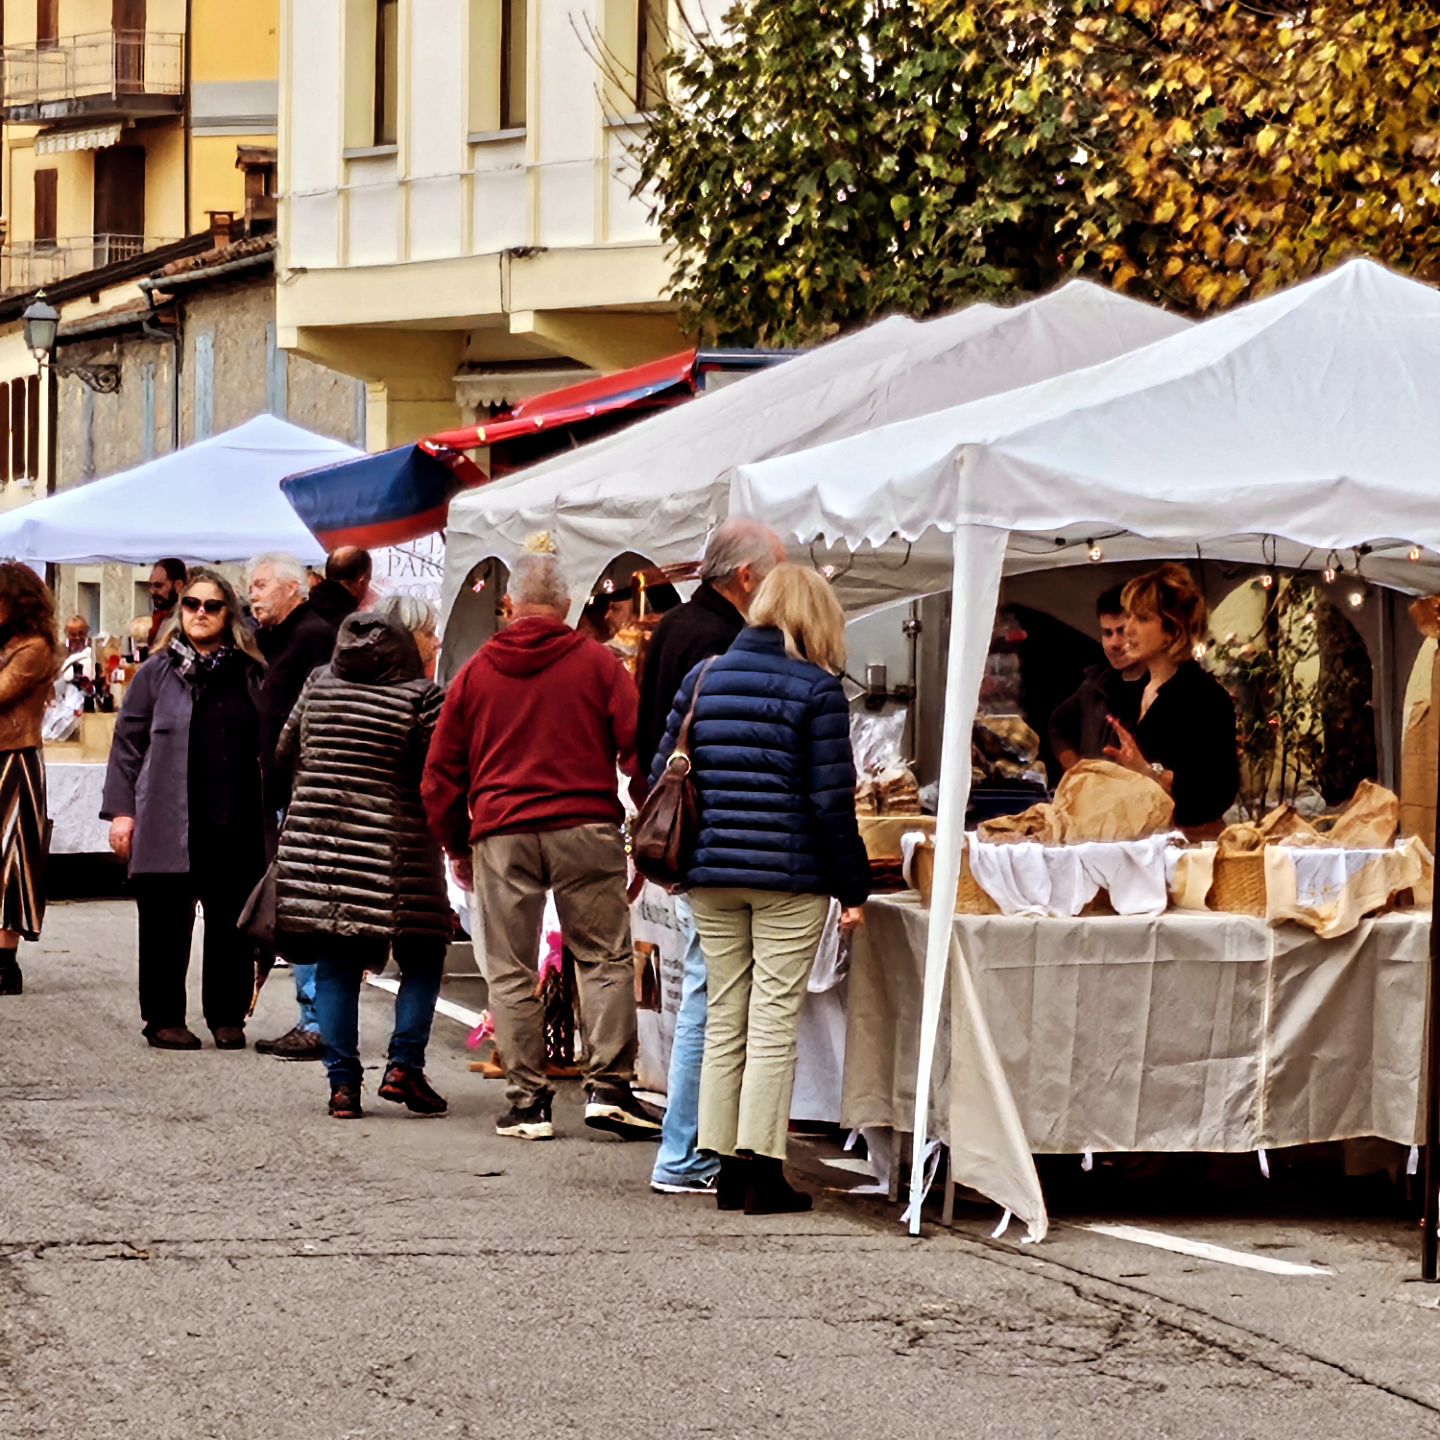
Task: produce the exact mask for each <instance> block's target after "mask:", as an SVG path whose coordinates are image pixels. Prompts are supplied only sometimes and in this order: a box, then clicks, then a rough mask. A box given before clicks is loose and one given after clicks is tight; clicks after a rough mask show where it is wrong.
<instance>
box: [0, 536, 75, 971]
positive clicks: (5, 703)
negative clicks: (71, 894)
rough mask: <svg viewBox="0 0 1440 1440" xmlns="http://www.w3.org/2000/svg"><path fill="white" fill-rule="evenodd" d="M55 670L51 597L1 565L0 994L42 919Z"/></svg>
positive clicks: (20, 569) (20, 572) (30, 575)
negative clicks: (45, 755) (46, 735)
mask: <svg viewBox="0 0 1440 1440" xmlns="http://www.w3.org/2000/svg"><path fill="white" fill-rule="evenodd" d="M59 668H60V648H59V645H58V644H57V642H56V638H55V597H54V596H53V595H51V593H50V591H49V588H48V587H47V586H46V585H45V584H44V582H43V581H42V580H41V579H40V578H39V576H37V575H36V574H35V572H34V571H33V570H31V569H30V568H29V566H27V565H18V564H15V563H13V562H6V563H5V564H0V995H18V994H20V992H21V991H22V989H23V988H24V979H23V977H22V976H21V973H20V966H19V965H18V964H17V963H16V958H15V957H16V952H17V951H18V950H19V948H20V941H21V939H22V938H23V939H25V940H31V941H34V940H38V939H39V938H40V926H41V924H42V922H43V921H44V918H45V852H46V848H47V845H48V830H49V819H48V817H47V815H46V811H45V763H44V761H43V760H42V759H41V756H40V746H41V733H40V732H41V727H42V725H43V724H44V720H45V710H46V707H47V706H48V705H49V703H50V697H51V694H52V692H53V690H54V685H55V676H56V673H57V672H58V671H59Z"/></svg>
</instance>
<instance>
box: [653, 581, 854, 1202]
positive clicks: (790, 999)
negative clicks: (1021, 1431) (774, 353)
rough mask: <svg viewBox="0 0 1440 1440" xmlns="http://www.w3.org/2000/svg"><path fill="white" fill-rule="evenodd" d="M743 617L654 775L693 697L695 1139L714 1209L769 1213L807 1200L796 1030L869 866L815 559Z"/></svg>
mask: <svg viewBox="0 0 1440 1440" xmlns="http://www.w3.org/2000/svg"><path fill="white" fill-rule="evenodd" d="M750 622H751V623H750V625H749V627H748V628H747V629H745V630H742V631H741V632H740V634H739V636H738V637H737V638H736V640H735V642H734V643H733V644H732V645H731V647H730V649H729V650H728V651H726V653H725V654H724V655H722V656H720V658H719V659H717V660H713V661H705V662H703V663H702V664H700V665H697V666H696V667H695V669H693V670H692V671H691V672H690V673H689V675H687V676H686V677H685V680H684V683H683V684H682V685H681V686H680V692H679V694H678V695H677V696H676V697H675V708H674V709H673V710H672V711H671V712H670V720H669V723H668V725H667V727H666V735H665V739H664V741H663V742H662V743H661V746H660V749H659V751H658V752H657V753H656V756H655V761H654V765H653V766H652V768H651V772H650V779H651V783H652V784H653V783H654V782H655V781H657V780H658V779H659V778H660V775H661V773H662V772H663V771H664V768H665V766H666V765H667V764H668V763H669V761H670V756H671V753H672V752H673V750H674V748H675V744H676V740H677V738H678V735H679V731H680V727H681V724H682V723H683V721H684V718H685V715H686V714H687V713H688V712H689V710H690V705H691V701H692V699H694V700H695V714H694V720H693V722H692V726H691V732H690V753H691V767H692V774H693V777H694V781H695V788H696V791H697V792H698V796H699V801H700V817H699V818H700V829H699V834H698V836H697V837H696V846H695V852H694V854H693V855H692V857H691V861H690V866H689V870H688V871H687V873H686V877H685V888H686V890H687V892H688V894H689V898H690V906H691V909H692V910H693V911H694V913H695V928H696V930H697V931H698V932H699V935H700V948H701V949H702V950H703V951H704V954H705V971H706V984H707V988H708V992H709V1014H708V1017H707V1020H706V1029H705V1059H704V1062H703V1064H702V1066H701V1070H700V1148H701V1149H702V1150H708V1151H710V1152H712V1153H714V1154H717V1155H719V1157H720V1178H719V1182H718V1185H717V1188H716V1203H717V1205H718V1206H719V1207H720V1209H722V1210H739V1209H741V1208H743V1209H744V1210H745V1213H746V1214H747V1215H774V1214H782V1213H786V1212H794V1211H801V1210H808V1209H809V1208H810V1197H809V1196H808V1195H804V1194H802V1193H800V1192H799V1191H796V1190H793V1189H791V1187H790V1186H789V1185H788V1184H787V1183H786V1181H785V1178H784V1173H783V1170H782V1162H783V1161H784V1159H785V1146H786V1133H787V1129H788V1124H789V1119H790V1094H791V1091H792V1089H793V1088H794V1083H795V1031H796V1026H797V1025H798V1023H799V1017H800V1005H801V1002H802V1001H803V1000H804V998H805V982H806V980H807V979H808V977H809V975H810V968H811V966H812V964H813V963H814V960H815V950H816V947H817V946H818V944H819V941H820V935H821V931H822V930H823V929H824V926H825V921H826V917H827V916H828V914H829V912H830V901H831V899H832V897H833V898H834V899H836V900H838V901H839V902H840V905H841V907H842V911H841V924H842V926H844V927H845V928H846V929H849V928H851V927H852V926H854V925H857V924H859V923H860V919H861V910H860V907H861V906H862V905H864V903H865V900H866V897H867V895H868V893H869V883H870V864H869V861H868V859H867V858H866V855H865V847H864V845H863V844H862V843H861V840H860V833H859V829H858V826H857V824H856V820H855V762H854V757H853V755H852V754H851V749H850V708H849V706H848V705H847V704H846V703H845V694H844V692H843V691H842V690H841V688H840V681H839V679H838V678H837V677H838V675H839V672H840V670H841V669H842V668H843V667H844V664H845V617H844V615H843V614H842V613H841V609H840V603H839V601H837V600H836V598H835V596H834V594H833V593H832V592H831V590H830V587H829V585H828V584H827V583H826V582H825V580H824V579H822V578H821V576H820V575H819V574H817V573H816V572H815V571H814V570H810V569H807V568H805V567H803V566H800V565H779V566H777V567H776V568H775V569H774V570H772V571H771V572H770V575H769V577H768V578H767V579H766V580H765V583H764V584H763V585H761V587H760V590H759V592H758V593H757V594H756V596H755V599H754V602H753V603H752V604H751V607H750ZM697 691H698V692H699V698H698V699H695V696H696V692H697Z"/></svg>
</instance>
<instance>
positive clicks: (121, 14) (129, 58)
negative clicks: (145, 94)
mask: <svg viewBox="0 0 1440 1440" xmlns="http://www.w3.org/2000/svg"><path fill="white" fill-rule="evenodd" d="M145 19H146V16H145V0H113V3H112V5H111V9H110V28H111V30H113V31H114V34H115V88H116V90H117V92H118V93H120V94H122V95H133V94H138V93H139V92H140V91H143V90H144V88H145Z"/></svg>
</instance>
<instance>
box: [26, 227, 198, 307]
mask: <svg viewBox="0 0 1440 1440" xmlns="http://www.w3.org/2000/svg"><path fill="white" fill-rule="evenodd" d="M174 243H175V239H174V237H173V236H172V237H170V238H161V237H159V236H153V235H78V236H72V237H70V238H68V239H64V240H48V241H47V240H24V241H16V242H14V243H13V244H8V245H6V246H5V247H4V248H3V250H0V292H3V293H5V294H15V293H17V292H19V291H24V290H38V289H40V288H41V287H42V286H46V285H55V284H58V283H59V282H60V281H61V280H68V279H69V278H70V277H71V276H72V275H83V274H84V273H85V272H86V271H87V270H99V269H100V268H101V267H102V266H105V265H113V264H115V263H116V261H118V260H133V259H134V258H135V256H137V255H142V254H144V253H145V252H146V251H147V250H158V249H160V247H161V246H164V245H173V244H174Z"/></svg>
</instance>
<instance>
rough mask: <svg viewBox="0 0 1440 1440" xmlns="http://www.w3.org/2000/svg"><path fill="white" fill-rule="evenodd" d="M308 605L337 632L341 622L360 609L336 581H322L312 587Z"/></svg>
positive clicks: (356, 601) (352, 597)
mask: <svg viewBox="0 0 1440 1440" xmlns="http://www.w3.org/2000/svg"><path fill="white" fill-rule="evenodd" d="M308 603H309V605H310V608H311V609H312V610H314V612H315V613H316V614H317V615H321V616H323V617H324V618H325V619H326V620H328V621H329V622H330V624H332V625H333V626H334V627H335V628H336V629H337V630H338V629H339V628H340V622H341V621H342V620H348V619H349V618H350V616H352V615H353V614H354V613H355V612H356V611H357V610H358V609H359V608H360V602H359V601H358V600H357V599H356V598H355V597H354V596H353V595H352V594H351V593H350V592H349V591H348V590H347V589H346V588H345V587H344V586H343V585H342V584H341V583H340V582H339V581H338V580H322V581H321V582H320V583H319V584H318V585H315V586H313V587H312V588H311V591H310V599H309V602H308Z"/></svg>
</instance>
